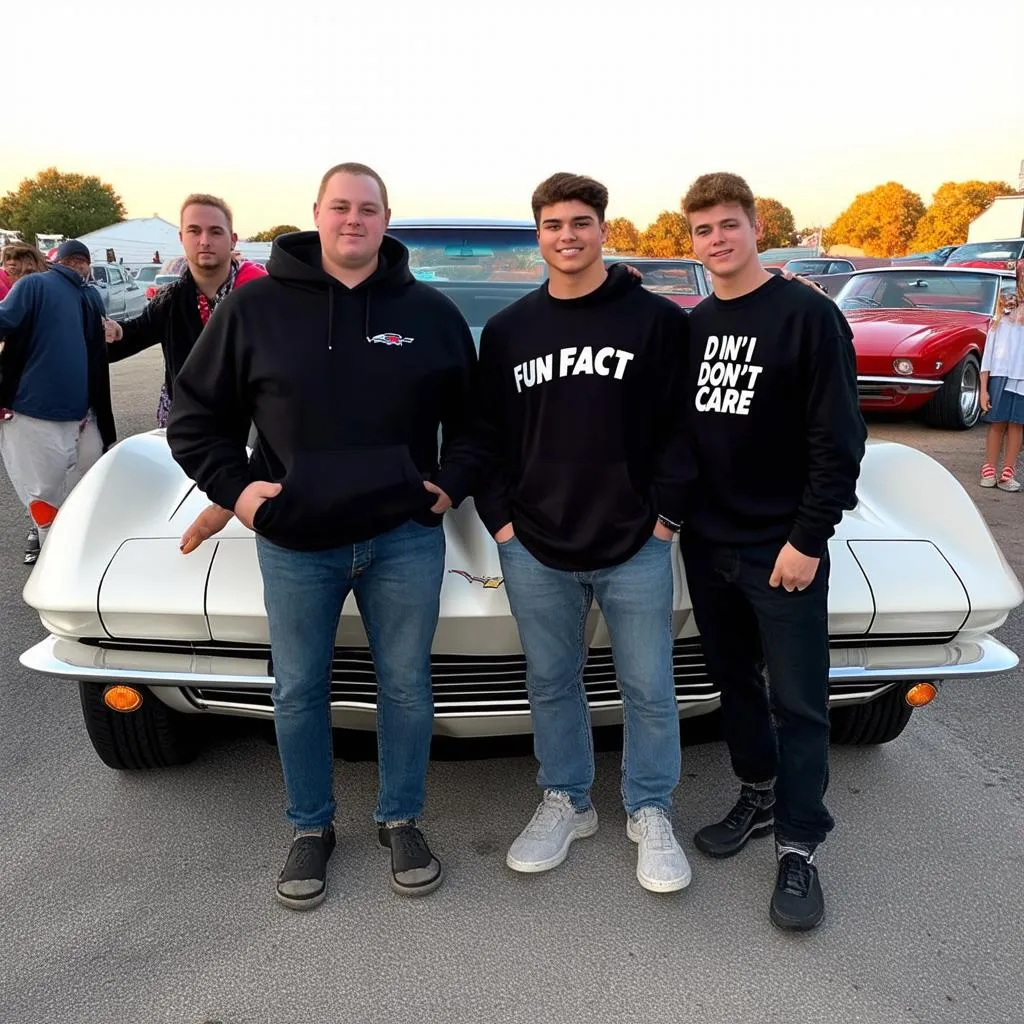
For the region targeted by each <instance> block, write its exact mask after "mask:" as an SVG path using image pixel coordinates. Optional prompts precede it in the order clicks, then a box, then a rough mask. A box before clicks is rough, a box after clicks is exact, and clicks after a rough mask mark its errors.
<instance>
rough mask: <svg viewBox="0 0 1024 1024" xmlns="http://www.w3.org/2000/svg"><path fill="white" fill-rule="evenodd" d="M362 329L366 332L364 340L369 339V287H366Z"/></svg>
mask: <svg viewBox="0 0 1024 1024" xmlns="http://www.w3.org/2000/svg"><path fill="white" fill-rule="evenodd" d="M363 330H364V333H365V334H366V340H367V341H369V340H370V289H369V288H367V289H366V320H365V322H364V323H363Z"/></svg>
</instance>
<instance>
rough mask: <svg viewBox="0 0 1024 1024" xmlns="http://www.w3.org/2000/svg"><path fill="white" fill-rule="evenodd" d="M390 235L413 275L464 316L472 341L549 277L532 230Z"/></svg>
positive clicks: (397, 231)
mask: <svg viewBox="0 0 1024 1024" xmlns="http://www.w3.org/2000/svg"><path fill="white" fill-rule="evenodd" d="M388 234H390V235H392V236H393V237H395V238H397V239H398V240H399V241H400V242H402V243H403V244H404V245H405V246H406V247H407V248H408V249H409V269H410V270H411V271H412V274H413V277H415V278H416V279H417V280H419V281H424V282H426V283H427V284H430V285H433V287H435V288H437V289H439V290H440V291H442V292H444V293H445V295H447V296H448V297H449V298H450V299H451V300H452V301H453V302H454V303H455V305H456V306H458V307H459V309H460V310H461V311H462V315H463V316H464V317H465V318H466V321H467V322H468V323H469V326H470V328H471V329H472V331H473V337H474V338H477V339H479V337H480V331H481V330H482V329H483V326H484V324H485V323H487V321H488V319H490V317H492V316H493V315H494V314H495V313H497V312H498V310H500V309H504V308H505V306H508V305H509V304H510V303H512V302H515V301H516V299H518V298H521V297H522V296H523V295H526V294H527V293H528V292H531V291H533V289H535V288H536V287H537V286H538V285H539V284H540V283H541V282H542V281H543V280H544V279H545V277H546V276H547V274H546V266H545V263H544V260H543V259H542V258H541V255H540V249H539V248H538V246H537V234H536V232H535V231H534V230H533V228H528V227H524V228H487V227H438V228H421V227H402V226H399V225H392V226H391V227H390V228H389V229H388Z"/></svg>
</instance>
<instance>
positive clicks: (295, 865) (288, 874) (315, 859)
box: [277, 825, 335, 910]
mask: <svg viewBox="0 0 1024 1024" xmlns="http://www.w3.org/2000/svg"><path fill="white" fill-rule="evenodd" d="M334 844H335V838H334V826H333V825H328V827H327V828H325V829H324V830H323V831H322V832H321V833H319V834H318V835H305V836H296V837H295V838H294V839H293V840H292V846H291V849H290V850H289V851H288V859H287V860H286V861H285V862H284V867H283V868H282V870H281V874H280V877H279V878H278V879H277V898H278V899H279V900H280V901H281V902H282V903H283V904H284V905H285V906H286V907H291V908H292V910H309V909H310V908H311V907H315V906H317V905H318V904H320V903H322V902H323V899H324V897H325V896H326V895H327V861H328V860H330V857H331V854H332V853H333V852H334Z"/></svg>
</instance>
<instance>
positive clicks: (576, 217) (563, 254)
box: [537, 199, 608, 274]
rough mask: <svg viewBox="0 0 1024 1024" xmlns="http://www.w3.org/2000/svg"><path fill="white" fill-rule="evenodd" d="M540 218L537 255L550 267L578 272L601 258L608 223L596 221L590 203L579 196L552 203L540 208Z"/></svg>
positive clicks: (594, 211) (566, 271)
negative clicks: (538, 251) (582, 200)
mask: <svg viewBox="0 0 1024 1024" xmlns="http://www.w3.org/2000/svg"><path fill="white" fill-rule="evenodd" d="M539 221H540V222H539V224H538V226H537V241H538V242H539V243H540V254H541V256H543V257H544V262H545V263H547V265H548V266H549V267H551V268H552V269H553V270H560V271H561V272H562V273H563V274H579V273H582V272H583V271H584V270H587V269H588V268H589V267H592V266H593V265H594V263H595V262H597V261H598V260H600V259H601V247H602V245H604V243H605V241H606V240H607V238H608V226H607V225H606V224H604V223H602V222H601V221H600V220H598V217H597V211H596V210H595V209H594V208H593V207H592V206H587V204H586V203H584V202H581V201H580V200H579V199H570V200H568V201H567V202H564V203H553V204H552V205H551V206H543V207H541V211H540V218H539Z"/></svg>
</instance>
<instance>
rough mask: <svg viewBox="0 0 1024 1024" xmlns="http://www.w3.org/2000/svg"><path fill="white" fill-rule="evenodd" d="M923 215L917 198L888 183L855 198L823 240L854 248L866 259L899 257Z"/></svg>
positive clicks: (900, 186)
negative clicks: (872, 257)
mask: <svg viewBox="0 0 1024 1024" xmlns="http://www.w3.org/2000/svg"><path fill="white" fill-rule="evenodd" d="M923 215H924V203H922V202H921V197H920V196H919V195H918V194H917V193H916V192H911V191H910V189H908V188H905V187H904V186H903V185H900V184H899V183H898V182H895V181H889V182H886V183H885V184H884V185H878V186H876V187H875V188H873V189H872V190H871V191H870V192H862V193H861V194H860V195H858V196H857V197H856V198H855V199H854V201H853V202H852V203H851V204H850V205H849V206H848V207H847V208H846V209H845V210H844V211H843V212H842V213H841V214H840V215H839V216H838V217H837V218H836V219H835V220H834V221H833V222H832V224H831V225H830V227H829V228H828V229H827V231H826V235H825V241H826V242H827V244H828V245H830V246H831V245H852V246H855V247H856V248H858V249H863V250H864V254H865V255H866V256H900V255H902V254H903V253H905V252H906V251H907V246H908V245H909V244H910V240H911V238H913V237H914V231H915V230H916V229H917V223H918V221H919V220H920V219H921V217H922V216H923Z"/></svg>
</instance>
